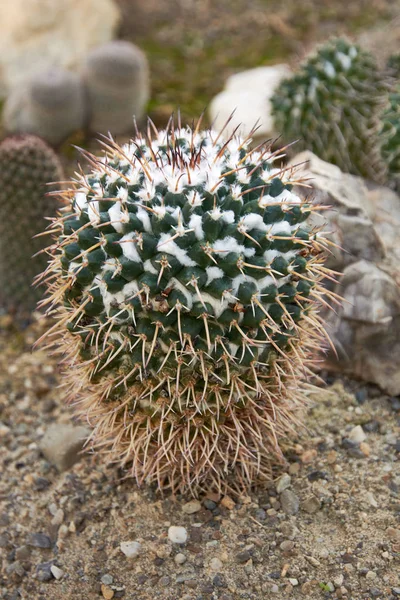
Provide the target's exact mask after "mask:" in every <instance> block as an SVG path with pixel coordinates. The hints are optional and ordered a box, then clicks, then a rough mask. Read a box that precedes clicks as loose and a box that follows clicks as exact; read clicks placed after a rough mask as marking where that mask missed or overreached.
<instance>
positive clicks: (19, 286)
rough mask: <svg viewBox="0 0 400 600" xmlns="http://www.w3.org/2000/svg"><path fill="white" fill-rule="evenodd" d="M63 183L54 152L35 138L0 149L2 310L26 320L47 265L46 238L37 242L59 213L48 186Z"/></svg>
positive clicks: (7, 141) (13, 139) (22, 138)
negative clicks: (35, 285)
mask: <svg viewBox="0 0 400 600" xmlns="http://www.w3.org/2000/svg"><path fill="white" fill-rule="evenodd" d="M61 179H62V169H61V166H60V163H59V160H58V158H57V156H56V154H55V153H54V151H53V150H52V149H51V148H50V147H49V146H47V144H46V143H45V142H44V141H43V140H41V139H39V138H37V137H35V136H32V135H24V136H10V137H7V138H5V139H4V140H3V141H2V142H1V144H0V228H1V231H0V308H1V309H3V310H11V311H13V312H16V313H17V314H18V315H21V317H24V316H26V315H28V314H29V312H30V311H32V310H33V309H34V308H35V306H36V302H37V300H38V299H39V297H40V296H41V295H42V293H40V292H39V291H38V290H36V289H34V288H32V280H33V278H34V276H35V275H37V274H38V273H40V271H42V270H43V269H44V268H45V266H46V264H47V256H46V255H45V254H42V255H39V256H37V257H35V258H32V255H33V254H35V253H36V252H39V251H40V250H41V249H42V248H43V247H44V245H45V244H44V243H43V238H41V237H39V238H36V239H32V236H34V235H36V234H38V233H40V232H41V231H42V230H43V228H44V226H45V225H46V221H45V217H46V216H47V215H49V214H50V213H52V212H54V206H55V200H54V198H51V197H49V196H47V195H46V194H47V193H48V192H49V191H50V190H51V188H50V187H49V186H47V185H46V184H48V183H50V182H55V181H59V180H61Z"/></svg>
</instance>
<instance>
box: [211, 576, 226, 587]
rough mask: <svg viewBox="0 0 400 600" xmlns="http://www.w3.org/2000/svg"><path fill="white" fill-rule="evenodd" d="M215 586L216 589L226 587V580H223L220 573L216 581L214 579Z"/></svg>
mask: <svg viewBox="0 0 400 600" xmlns="http://www.w3.org/2000/svg"><path fill="white" fill-rule="evenodd" d="M213 585H215V587H226V582H225V579H224V578H223V576H222V575H220V573H218V574H217V575H216V576H215V577H214V579H213Z"/></svg>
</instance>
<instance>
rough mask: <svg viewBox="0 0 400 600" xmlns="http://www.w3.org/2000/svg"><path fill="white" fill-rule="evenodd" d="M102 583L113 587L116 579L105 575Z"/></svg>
mask: <svg viewBox="0 0 400 600" xmlns="http://www.w3.org/2000/svg"><path fill="white" fill-rule="evenodd" d="M100 581H101V583H104V585H111V584H112V583H114V577H113V576H112V575H108V574H106V575H103V576H102V577H101V579H100Z"/></svg>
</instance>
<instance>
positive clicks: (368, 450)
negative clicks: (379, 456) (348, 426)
mask: <svg viewBox="0 0 400 600" xmlns="http://www.w3.org/2000/svg"><path fill="white" fill-rule="evenodd" d="M360 450H361V452H362V453H363V454H364V456H370V455H371V446H369V444H367V443H366V442H361V444H360Z"/></svg>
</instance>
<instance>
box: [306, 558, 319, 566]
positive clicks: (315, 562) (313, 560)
mask: <svg viewBox="0 0 400 600" xmlns="http://www.w3.org/2000/svg"><path fill="white" fill-rule="evenodd" d="M305 558H306V559H307V560H308V562H309V563H310V565H312V566H313V567H319V566H320V564H321V563H320V562H319V560H318V559H317V558H315V557H314V556H307V555H305Z"/></svg>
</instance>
